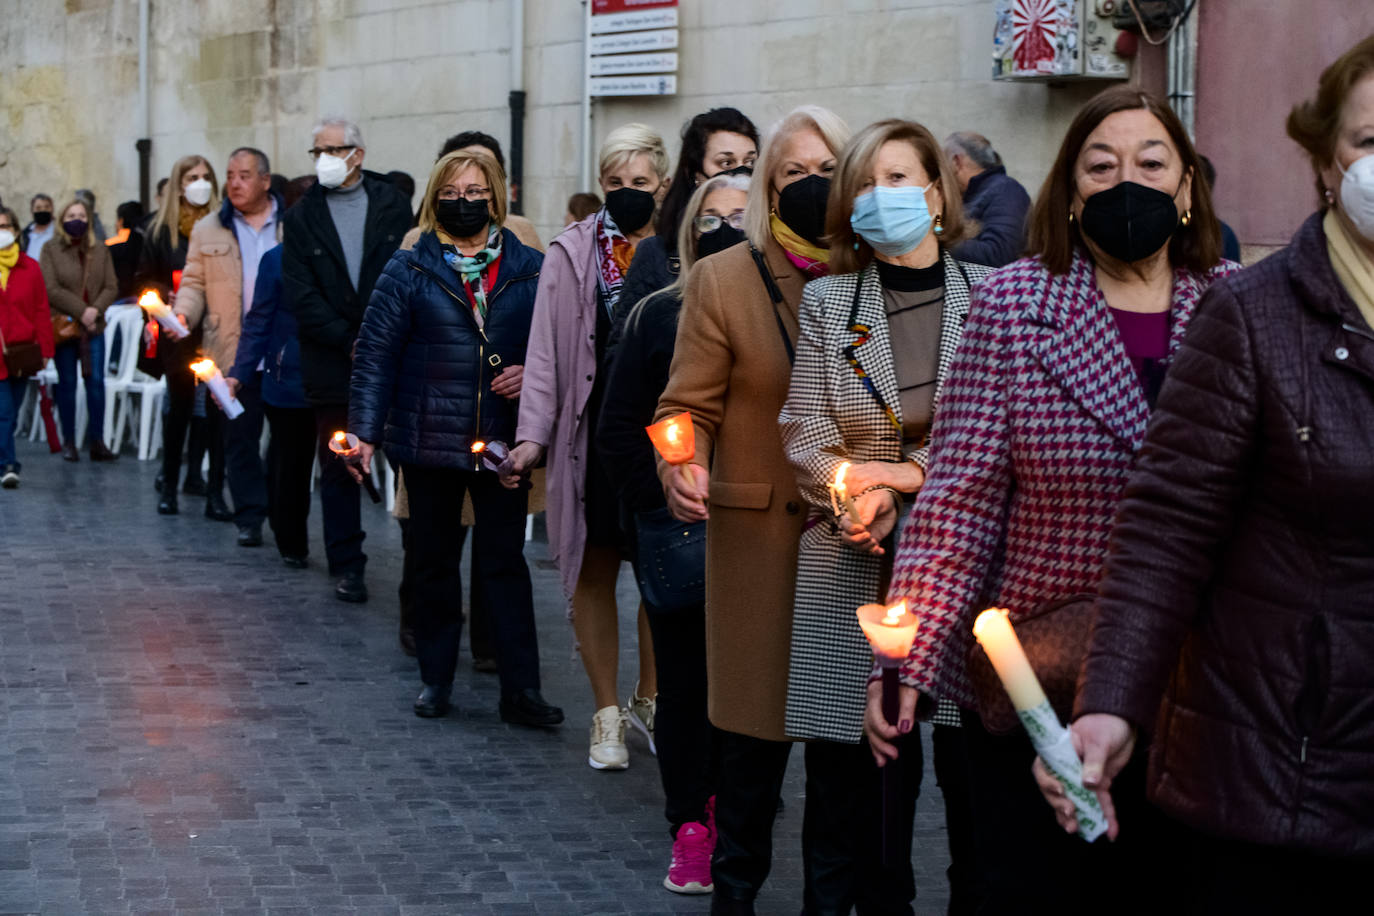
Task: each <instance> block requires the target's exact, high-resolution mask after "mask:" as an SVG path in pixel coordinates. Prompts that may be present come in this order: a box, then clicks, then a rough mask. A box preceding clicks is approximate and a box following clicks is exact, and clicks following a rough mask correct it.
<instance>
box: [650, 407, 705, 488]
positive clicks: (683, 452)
mask: <svg viewBox="0 0 1374 916" xmlns="http://www.w3.org/2000/svg"><path fill="white" fill-rule="evenodd" d="M644 431H645V432H647V433H648V434H649V440H650V441H651V442H653V444H654V448H656V449H657V450H658V453H659V454H660V455H662V456H663V460H664V461H666V462H668V463H669V464H672V465H677V466H678V467H680V468H681V469H682V476H683V478H684V479H685V480H686V481H687V482H688V483H689V484H691V483H694V482H695V481H694V478H693V477H692V472H691V471H690V469H688V467H687V465H688V464H689V463H690V462H691V460H692V459H693V458H695V457H696V453H697V442H696V427H694V426H693V425H692V415H691V414H690V413H688V412H687V411H685V410H684V411H683V412H682V413H678V414H673V415H672V416H671V417H664V418H663V419H662V420H659V421H658V422H657V423H654V424H652V425H650V426H646V427H644Z"/></svg>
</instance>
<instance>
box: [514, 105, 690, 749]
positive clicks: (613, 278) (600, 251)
mask: <svg viewBox="0 0 1374 916" xmlns="http://www.w3.org/2000/svg"><path fill="white" fill-rule="evenodd" d="M667 175H668V152H667V150H665V149H664V147H663V138H662V137H660V136H659V135H658V134H657V133H655V132H654V131H653V130H652V129H650V128H648V127H645V126H644V125H643V124H627V125H625V126H623V127H620V128H617V129H616V130H613V131H611V133H610V135H609V136H608V137H607V138H606V142H605V143H604V144H603V145H602V147H601V190H602V193H603V194H604V195H605V198H606V205H605V206H604V207H602V208H601V209H600V210H599V211H597V212H596V213H594V214H592V215H591V216H589V217H587V218H586V219H584V220H582V221H581V222H579V223H573V224H572V225H571V226H569V227H568V228H567V229H565V230H563V233H562V235H560V236H558V238H556V239H554V240H553V243H552V244H551V245H549V253H548V260H547V261H546V268H545V270H544V274H543V276H542V277H540V280H539V296H538V300H537V302H536V303H535V310H534V324H533V326H532V328H531V330H530V359H529V375H528V377H527V378H526V381H525V396H524V397H523V398H521V401H520V428H519V430H518V431H517V433H516V439H517V441H518V443H519V444H518V445H516V447H515V449H514V451H512V453H511V463H510V466H509V468H508V471H509V473H508V474H507V475H506V476H505V478H504V482H505V483H506V484H507V486H516V485H517V484H518V482H519V480H520V477H521V475H523V474H524V473H525V472H527V471H529V470H530V469H531V468H533V467H534V466H535V465H536V464H538V463H539V462H540V461H541V460H542V459H543V458H544V455H545V453H546V452H547V454H548V478H547V480H548V504H547V510H546V511H547V512H548V519H549V552H550V554H551V555H552V557H553V560H554V562H555V563H556V564H557V565H558V572H559V577H560V578H561V580H562V583H563V591H564V594H565V595H566V596H567V597H568V598H569V599H570V600H571V602H572V622H573V629H574V631H575V632H576V634H577V641H578V642H579V643H580V648H581V655H582V665H583V667H584V668H585V669H586V671H587V679H588V680H589V681H590V682H591V688H592V695H593V697H594V700H595V706H596V713H595V714H594V715H593V717H592V729H591V742H590V747H589V750H588V754H587V760H588V764H589V765H590V766H591V767H592V768H593V769H597V770H605V769H613V770H623V769H625V768H626V767H627V766H629V754H628V752H627V751H626V749H625V727H626V726H627V725H633V726H635V727H636V728H637V729H639V730H640V731H642V732H643V733H644V734H645V735H646V737H647V738H648V741H649V746H650V749H652V747H653V728H654V696H655V694H656V693H657V692H658V687H657V684H656V679H655V674H654V665H653V651H652V649H651V648H650V643H649V635H648V624H647V622H646V621H645V620H644V616H643V614H642V613H641V614H640V621H639V624H640V626H639V682H638V686H637V687H636V689H635V691H634V694H633V695H632V696H631V697H630V698H629V700H628V702H627V703H626V704H625V706H626V708H622V707H621V705H620V702H619V699H618V697H617V695H616V673H617V669H618V667H619V654H620V645H619V633H618V623H617V610H616V600H615V583H616V578H617V576H618V575H619V572H620V563H621V561H622V560H623V559H625V558H626V553H625V547H626V542H625V538H624V534H623V533H622V531H621V528H620V509H619V505H618V503H617V501H616V496H615V488H614V486H613V485H612V484H611V481H610V476H609V474H608V473H607V469H606V468H605V467H604V465H603V463H602V461H601V459H600V457H599V456H598V454H597V451H596V449H595V447H594V443H595V441H596V439H595V430H596V424H597V418H598V417H599V416H600V412H601V401H602V396H603V393H604V392H605V388H606V386H605V374H604V371H603V370H604V368H605V357H606V344H607V342H608V339H609V337H610V332H611V316H612V315H613V314H614V312H615V308H616V303H617V302H618V301H619V299H620V294H621V289H622V286H623V284H624V278H625V272H626V271H627V270H628V269H629V266H630V261H631V259H633V258H634V256H635V249H636V247H637V246H638V245H639V243H640V242H642V241H643V240H644V239H646V238H648V237H649V236H651V235H652V234H653V231H654V230H653V224H652V220H653V216H654V209H655V208H656V207H657V206H658V202H659V201H660V200H661V199H662V197H663V192H664V191H665V190H666V189H667V184H666V182H665V180H664V179H665V178H666V177H667Z"/></svg>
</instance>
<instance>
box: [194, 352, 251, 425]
mask: <svg viewBox="0 0 1374 916" xmlns="http://www.w3.org/2000/svg"><path fill="white" fill-rule="evenodd" d="M191 371H192V372H194V373H195V375H196V380H197V381H200V382H203V383H204V384H205V386H206V387H207V388H209V389H210V395H211V396H212V397H213V398H214V399H215V403H217V404H219V406H220V409H221V410H223V411H224V415H225V416H226V417H228V418H229V419H231V420H235V419H238V417H239V416H241V415H242V414H243V405H242V404H240V403H239V399H238V398H236V397H234V396H233V394H231V393H230V392H229V386H228V385H226V384H225V382H224V376H222V375H220V372H219V369H218V368H217V367H216V366H215V361H214V360H212V359H201V360H197V361H196V362H194V363H191Z"/></svg>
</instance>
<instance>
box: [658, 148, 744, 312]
mask: <svg viewBox="0 0 1374 916" xmlns="http://www.w3.org/2000/svg"><path fill="white" fill-rule="evenodd" d="M749 185H750V180H749V176H748V175H713V176H711V177H710V178H708V179H706V180H705V181H703V182H702V183H701V184H699V185H697V189H696V190H695V191H693V192H692V196H691V197H689V198H687V205H686V206H685V207H683V209H682V222H681V224H680V225H679V226H678V230H677V257H678V261H679V267H680V269H679V270H678V274H677V280H676V281H675V282H674V283H673V285H672V287H671V288H672V289H676V290H679V291H680V290H682V288H683V287H685V286H686V285H687V275H688V274H689V273H691V272H692V266H693V265H694V264H696V262H697V244H696V243H697V240H696V227H694V226H693V225H692V223H693V222H695V221H696V218H697V216H698V215H699V214H700V213H701V207H702V204H704V203H705V202H706V197H707V195H709V194H710V193H711V192H712V191H719V190H721V189H722V188H732V189H733V190H736V191H746V192H747V191H748V190H749Z"/></svg>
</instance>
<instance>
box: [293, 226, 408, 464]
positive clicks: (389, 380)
mask: <svg viewBox="0 0 1374 916" xmlns="http://www.w3.org/2000/svg"><path fill="white" fill-rule="evenodd" d="M283 254H284V252H283ZM409 258H410V252H408V251H398V252H396V253H395V254H394V255H392V256H391V260H390V261H388V262H387V265H386V269H385V270H384V271H382V275H381V277H379V278H378V279H377V285H376V286H375V287H373V289H372V298H371V299H369V300H368V304H367V311H366V312H365V313H364V314H363V325H362V328H361V329H359V331H358V346H357V350H356V353H355V354H354V357H353V375H352V377H351V380H350V384H349V396H348V428H349V430H350V431H352V432H353V433H355V434H356V435H357V436H358V438H359V439H361V440H362V441H364V442H370V443H372V444H373V445H380V444H381V443H382V437H383V433H384V431H385V429H386V416H387V412H388V411H390V410H391V401H392V397H393V395H394V393H395V389H396V376H397V373H398V372H399V371H400V366H401V356H402V354H403V353H404V352H405V349H406V343H407V342H408V341H409V339H410V330H411V328H410V319H411V310H410V307H411V303H410V295H411V290H410V285H411V283H412V279H411V277H412V275H413V273H414V272H413V271H411V270H409V269H408V268H407V266H406V264H407V262H408V260H409Z"/></svg>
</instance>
